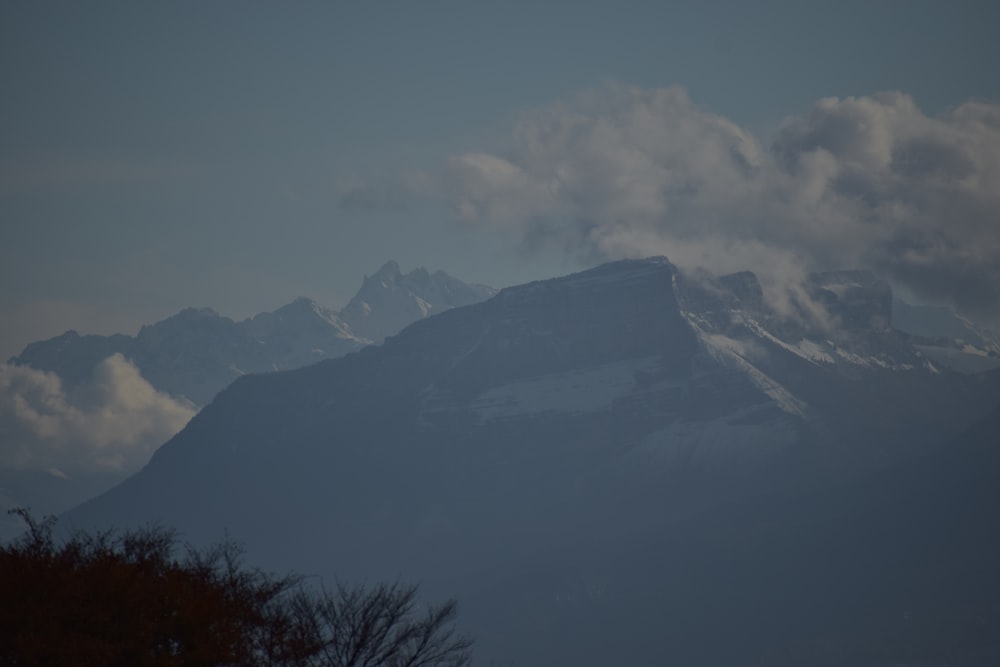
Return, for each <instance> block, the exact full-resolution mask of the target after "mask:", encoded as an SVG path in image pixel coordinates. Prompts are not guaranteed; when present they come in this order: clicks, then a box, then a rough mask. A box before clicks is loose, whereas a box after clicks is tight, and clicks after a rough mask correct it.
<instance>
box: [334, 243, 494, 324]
mask: <svg viewBox="0 0 1000 667" xmlns="http://www.w3.org/2000/svg"><path fill="white" fill-rule="evenodd" d="M495 293H496V290H494V289H492V288H490V287H485V286H482V285H470V284H467V283H464V282H462V281H461V280H458V279H456V278H452V277H451V276H449V275H448V274H447V273H445V272H443V271H437V272H435V273H433V274H431V273H430V272H429V271H428V270H427V269H425V268H423V267H418V268H416V269H413V270H412V271H410V272H409V273H407V274H404V273H403V272H402V271H401V270H400V268H399V264H398V263H397V262H396V261H395V260H389V261H388V262H386V263H385V264H383V265H382V267H381V268H380V269H379V270H378V271H376V272H375V274H374V275H372V276H371V277H366V278H365V279H364V281H363V282H362V284H361V289H360V290H358V293H357V294H355V295H354V297H353V298H352V299H351V300H350V302H348V304H347V305H346V306H345V307H344V309H343V310H341V311H340V317H341V318H342V319H343V320H344V321H345V322H346V323H347V324H348V326H350V327H351V329H352V330H353V331H354V332H355V333H356V334H358V335H359V336H363V337H365V338H368V339H370V340H374V341H376V342H378V341H381V340H384V339H385V337H386V336H390V335H393V334H396V333H398V332H399V331H400V330H401V329H402V328H403V327H405V326H406V325H408V324H410V323H412V322H415V321H416V320H420V319H423V318H425V317H427V316H429V315H433V314H435V313H438V312H441V311H443V310H447V309H448V308H454V307H456V306H465V305H469V304H472V303H476V302H477V301H482V300H483V299H486V298H489V297H490V296H493V294H495Z"/></svg>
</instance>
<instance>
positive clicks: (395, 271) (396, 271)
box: [372, 259, 403, 278]
mask: <svg viewBox="0 0 1000 667" xmlns="http://www.w3.org/2000/svg"><path fill="white" fill-rule="evenodd" d="M401 275H403V273H402V271H401V270H400V268H399V262H397V261H396V260H394V259H390V260H389V261H387V262H386V263H385V264H383V265H382V266H381V267H380V268H379V270H378V271H376V272H375V273H374V274H373V275H372V278H397V277H399V276H401Z"/></svg>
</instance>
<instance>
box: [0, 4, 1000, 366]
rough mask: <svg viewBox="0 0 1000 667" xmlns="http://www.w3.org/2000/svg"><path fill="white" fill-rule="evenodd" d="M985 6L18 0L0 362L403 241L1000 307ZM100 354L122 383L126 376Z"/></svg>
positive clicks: (358, 272) (997, 192) (430, 252)
mask: <svg viewBox="0 0 1000 667" xmlns="http://www.w3.org/2000/svg"><path fill="white" fill-rule="evenodd" d="M998 24H1000V5H997V4H996V3H995V2H949V3H942V2H921V1H918V0H913V1H906V2H904V1H895V2H893V1H883V2H872V1H870V0H869V1H866V2H852V1H844V2H839V3H826V2H822V3H821V2H801V1H797V2H777V1H774V2H766V1H758V2H638V1H636V2H625V1H623V2H615V3H610V2H588V1H587V0H577V1H574V2H530V3H529V2H504V3H499V2H496V3H480V2H434V1H428V2H420V3H415V2H365V3H362V2H336V3H333V2H295V3H262V2H252V1H243V2H224V1H219V2H211V3H206V2H183V1H178V2H169V3H151V2H90V3H81V2H44V1H32V2H19V1H15V2H7V3H3V4H2V5H0V89H2V90H3V98H4V102H3V104H2V105H0V322H2V323H3V324H2V326H0V358H3V359H6V358H8V357H10V356H12V355H15V354H17V353H18V352H19V351H20V350H21V349H22V348H23V346H24V345H25V344H27V343H28V342H30V341H33V340H39V339H43V338H48V337H52V336H55V335H58V334H60V333H62V332H63V331H65V330H67V329H70V328H74V329H77V330H78V331H80V332H81V333H105V334H106V333H113V332H123V333H135V332H136V330H137V329H138V327H139V326H140V325H141V324H144V323H152V322H154V321H157V320H159V319H162V318H164V317H166V316H169V315H171V314H173V313H174V312H176V311H178V310H180V309H181V308H184V307H187V306H198V307H202V306H208V307H211V308H214V309H215V310H217V311H219V312H221V313H222V314H225V315H228V316H231V317H234V318H243V317H247V316H250V315H252V314H255V313H257V312H260V311H264V310H272V309H274V308H276V307H278V306H280V305H282V304H284V303H287V302H289V301H291V300H292V299H294V298H295V297H297V296H300V295H301V296H309V297H312V298H314V299H316V300H318V301H319V302H320V303H323V304H324V305H327V306H330V307H334V308H338V307H340V306H342V305H344V304H345V303H346V301H347V300H348V299H349V298H350V297H351V295H352V294H353V293H354V292H355V291H356V290H357V288H358V287H359V286H360V284H361V280H362V277H363V276H364V275H366V274H369V275H370V274H372V273H374V272H375V271H376V270H377V269H378V268H379V266H381V265H382V264H383V263H384V262H385V261H386V260H389V259H395V260H397V261H398V262H399V263H400V264H401V265H402V267H403V268H404V270H406V269H409V268H414V267H416V266H426V267H427V268H429V269H444V270H446V271H448V272H449V273H451V274H452V275H455V276H456V277H459V278H461V279H463V280H467V281H471V282H479V283H484V284H489V285H492V286H495V287H503V286H506V285H510V284H516V283H520V282H525V281H527V280H533V279H537V278H544V277H551V276H556V275H560V274H564V273H567V272H570V271H572V270H576V269H580V268H584V267H586V266H590V265H593V264H596V263H598V262H600V261H604V260H607V259H614V258H618V257H624V256H641V255H648V254H666V255H667V256H668V257H669V258H670V259H671V260H672V261H674V262H675V263H677V264H678V265H680V266H681V267H682V268H684V269H696V268H698V267H701V266H703V267H706V268H708V269H709V270H712V271H728V270H737V269H742V268H750V269H753V270H755V271H757V272H758V273H759V274H760V275H761V277H762V280H763V281H764V282H765V285H768V286H770V288H771V289H777V288H776V287H775V286H780V285H781V284H782V281H787V280H789V279H791V278H794V277H796V276H800V275H801V274H803V273H804V272H807V271H811V270H821V269H828V268H842V267H861V268H871V269H874V270H877V271H879V272H880V273H881V274H883V275H885V276H886V277H887V278H889V279H890V280H891V281H892V282H893V284H894V285H895V286H897V287H898V289H900V290H901V291H903V292H904V293H906V294H907V295H908V296H909V297H911V298H913V299H916V300H921V301H926V302H928V303H943V304H947V305H951V306H954V307H956V308H958V309H960V310H961V312H963V313H965V314H967V315H969V316H974V317H976V318H978V319H979V320H980V321H983V322H988V323H994V324H995V323H997V322H1000V75H998V73H997V67H996V64H997V63H1000V40H997V39H996V26H997V25H998ZM109 372H110V371H109Z"/></svg>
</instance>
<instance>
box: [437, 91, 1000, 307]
mask: <svg viewBox="0 0 1000 667" xmlns="http://www.w3.org/2000/svg"><path fill="white" fill-rule="evenodd" d="M436 187H437V190H438V192H439V193H440V194H441V195H443V196H444V197H445V198H446V199H447V200H448V201H449V202H450V203H451V204H452V206H453V207H454V209H455V211H456V212H457V214H458V215H459V216H460V217H461V218H462V219H464V220H466V221H469V222H471V223H489V224H496V225H501V226H504V227H507V228H509V229H511V230H514V231H515V232H516V233H517V234H519V235H520V237H521V238H522V239H523V243H524V244H525V245H526V246H529V247H532V246H536V245H544V244H547V245H555V246H557V247H560V248H563V249H565V250H566V251H568V252H571V253H574V254H577V255H579V256H581V257H583V258H585V259H588V260H592V261H593V260H603V259H611V258H618V257H627V256H643V255H650V254H657V253H662V254H666V255H667V256H668V257H670V259H671V260H672V261H674V262H675V263H676V264H678V265H680V266H681V267H682V268H687V269H694V268H695V267H704V268H707V269H709V270H712V271H716V272H724V271H735V270H739V269H745V268H749V269H751V270H754V271H756V272H757V273H758V274H759V275H760V276H761V278H762V279H763V280H764V281H765V282H766V283H768V284H770V285H771V286H772V287H773V286H777V285H782V284H789V283H790V282H791V280H790V279H791V278H796V277H800V276H801V274H802V273H804V272H806V271H812V270H827V269H836V268H847V267H850V268H854V267H863V268H871V269H874V270H876V271H878V272H880V273H881V274H883V275H884V276H886V277H889V278H890V279H892V280H894V281H895V282H897V283H899V284H903V285H906V286H907V287H909V288H910V289H911V290H912V291H913V292H915V293H916V294H917V295H918V296H922V297H924V298H926V299H927V300H930V301H937V302H950V303H951V304H952V305H955V306H957V307H958V308H959V309H960V310H962V311H963V312H965V313H967V314H971V315H974V316H980V317H982V316H985V317H987V318H992V319H993V321H996V319H997V317H998V310H1000V105H996V104H987V103H982V102H969V103H966V104H963V105H961V106H959V107H957V108H955V109H952V110H950V111H948V112H947V113H945V114H943V115H941V116H939V117H933V118H932V117H928V116H927V115H925V114H924V113H923V112H921V111H920V109H919V108H918V107H917V106H916V104H915V103H914V101H913V100H912V99H911V98H910V97H908V96H907V95H904V94H902V93H883V94H878V95H874V96H871V97H858V98H846V99H838V98H827V99H822V100H819V101H818V102H817V103H816V104H815V105H814V106H813V108H812V109H810V110H809V111H808V112H807V113H806V114H804V115H802V116H798V117H792V118H789V119H787V120H786V121H785V122H784V123H783V124H782V126H781V127H780V128H779V130H778V132H777V134H776V137H775V139H774V140H773V142H772V143H771V144H770V145H767V146H765V145H763V144H762V143H761V141H760V140H758V139H757V138H756V137H754V136H753V135H752V134H751V133H750V132H748V131H747V130H745V129H743V128H741V127H739V126H738V125H736V124H735V123H733V122H731V121H729V120H727V119H726V118H723V117H721V116H719V115H716V114H713V113H710V112H708V111H705V110H703V109H701V108H699V107H698V106H697V105H696V104H694V103H693V102H692V101H691V100H690V98H689V97H688V95H687V93H686V92H685V91H684V90H683V89H682V88H678V87H674V88H665V89H657V90H647V89H641V88H636V87H629V86H622V85H609V86H607V87H604V88H601V89H599V90H594V91H588V92H586V93H584V94H583V95H581V96H580V97H579V98H578V99H576V100H573V101H572V102H567V103H559V104H555V105H552V106H550V107H547V108H544V109H540V110H537V111H534V112H531V113H529V114H526V115H525V116H524V117H523V118H522V119H521V120H520V122H519V123H518V124H517V126H516V128H515V130H514V136H513V141H512V143H511V145H510V147H509V149H508V150H507V152H506V153H505V154H503V155H492V154H485V153H470V154H463V155H457V156H454V157H453V158H451V160H450V161H449V164H448V165H447V167H446V168H445V169H444V170H443V173H442V174H441V175H440V177H439V179H438V182H437V185H436Z"/></svg>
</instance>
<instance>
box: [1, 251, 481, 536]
mask: <svg viewBox="0 0 1000 667" xmlns="http://www.w3.org/2000/svg"><path fill="white" fill-rule="evenodd" d="M383 284H385V285H388V286H389V287H385V288H383V287H381V286H382V285H383ZM492 292H493V291H492V290H490V289H489V288H485V287H481V286H476V285H466V284H465V283H463V282H462V281H460V280H457V279H455V278H452V277H450V276H448V275H447V274H445V273H443V272H440V271H438V272H436V273H434V274H430V273H429V272H427V271H426V270H425V269H416V270H414V271H412V272H410V273H409V274H407V275H405V276H404V275H402V274H401V273H400V272H399V267H398V265H397V264H396V263H395V262H389V263H388V264H386V265H385V266H384V267H383V268H382V270H380V271H379V272H378V273H377V274H376V275H375V277H373V278H371V279H367V278H366V280H365V282H364V285H363V286H362V288H361V291H360V292H359V293H358V295H357V296H356V297H355V298H354V299H353V300H352V302H351V304H354V305H352V306H350V308H349V309H346V310H347V312H348V313H351V312H354V310H356V309H357V307H358V306H357V304H359V303H361V301H362V300H363V299H364V300H365V301H364V303H365V309H366V310H365V312H366V314H367V318H365V317H362V318H361V319H360V320H358V321H359V322H360V323H361V324H360V325H359V326H360V327H361V328H362V329H364V330H365V331H373V332H376V333H377V335H378V337H379V338H382V337H384V336H386V335H389V334H395V333H397V332H398V330H399V328H402V327H403V326H405V325H406V324H409V323H410V322H413V321H415V320H417V319H420V318H422V317H424V316H426V315H427V314H429V313H436V312H441V311H443V310H446V309H447V308H450V307H452V306H453V305H457V304H464V303H471V302H472V301H475V300H477V299H481V298H485V297H486V296H488V295H490V294H492ZM413 304H416V306H413ZM411 306H412V307H411ZM352 317H354V316H352ZM371 342H372V340H371V339H370V338H368V337H366V336H364V335H360V334H358V333H356V332H355V331H354V330H353V329H352V327H351V325H350V324H349V323H348V320H347V319H345V317H342V316H341V315H340V314H338V313H336V312H335V311H332V310H329V309H327V308H324V307H323V306H321V305H319V304H318V303H316V302H315V301H312V300H310V299H306V298H299V299H296V300H295V301H293V302H292V303H289V304H287V305H285V306H282V307H281V308H279V309H277V310H275V311H273V312H264V313H260V314H258V315H256V316H254V317H252V318H249V319H246V320H243V321H239V322H237V321H234V320H232V319H230V318H228V317H225V316H222V315H220V314H218V313H217V312H215V311H213V310H211V309H208V308H187V309H185V310H182V311H181V312H179V313H177V314H176V315H173V316H172V317H169V318H167V319H165V320H162V321H160V322H157V323H155V324H152V325H148V326H144V327H142V328H141V329H140V331H139V332H138V334H137V335H136V336H127V335H123V334H116V335H112V336H96V335H80V334H78V333H77V332H76V331H68V332H66V333H65V334H63V335H61V336H57V337H55V338H52V339H49V340H45V341H39V342H36V343H32V344H30V345H28V346H27V347H26V348H25V349H24V351H23V352H22V353H21V354H20V355H18V356H17V357H14V358H12V359H10V360H9V362H8V365H7V366H0V508H3V507H10V506H14V505H29V506H31V507H32V508H33V509H34V510H35V511H36V512H38V513H39V514H44V513H49V512H59V511H64V510H66V509H68V508H69V507H72V506H73V505H75V504H77V503H79V502H81V501H83V500H84V499H86V498H88V497H91V496H92V495H94V494H96V493H99V492H101V491H104V490H106V489H107V488H109V487H110V486H111V485H113V484H114V483H116V482H117V481H120V480H121V479H123V478H124V476H125V474H127V473H131V472H133V471H134V470H135V469H136V467H137V466H138V465H141V463H143V462H144V461H145V459H144V458H142V455H143V454H145V456H147V457H148V455H149V454H150V453H151V452H152V447H154V446H157V445H159V444H161V443H162V442H163V441H164V440H165V439H166V438H168V437H169V436H170V435H171V434H173V433H175V432H176V431H177V430H178V429H179V428H180V427H181V426H182V425H183V423H184V422H185V421H186V420H183V421H180V420H179V418H176V417H174V418H173V419H172V420H171V421H170V424H172V425H173V426H174V428H173V429H172V430H171V429H169V428H168V427H169V425H170V424H160V421H162V420H159V419H158V415H157V414H156V413H155V410H153V409H152V407H151V403H152V404H154V406H155V405H160V406H161V407H163V408H164V409H165V410H167V411H168V412H169V413H170V414H171V415H176V414H177V413H178V412H184V413H189V412H191V411H193V410H194V409H197V408H200V407H201V406H204V405H205V404H207V403H208V402H209V401H211V400H212V398H213V397H214V396H215V395H216V394H217V393H218V392H219V391H221V390H222V389H223V388H225V387H226V386H227V385H228V384H229V383H231V382H232V381H233V380H235V379H236V378H238V377H241V376H243V375H245V374H248V373H266V372H271V371H276V370H287V369H293V368H298V367H301V366H306V365H309V364H312V363H315V362H317V361H320V360H323V359H329V358H334V357H339V356H342V355H343V354H346V353H348V352H352V351H356V350H358V349H360V348H362V347H364V346H366V345H370V344H371ZM119 355H120V356H119ZM109 365H110V366H113V367H114V368H115V369H118V370H119V371H120V370H121V369H122V367H126V366H132V367H134V370H131V371H130V370H129V368H126V369H125V370H126V371H128V372H127V373H126V375H127V376H128V377H126V378H125V379H126V380H130V382H123V381H122V378H121V376H120V373H115V372H112V371H110V370H109ZM28 369H31V370H33V371H38V373H35V374H34V375H31V376H30V377H26V376H25V374H26V373H27V372H28ZM13 376H17V377H13ZM146 383H148V384H149V385H151V387H152V389H150V388H149V387H148V386H146ZM153 390H155V391H156V392H159V393H161V394H163V396H154V397H148V395H149V394H152V392H153ZM137 392H140V393H143V395H146V396H147V398H146V399H144V400H137V399H136V398H135V396H136V393H137ZM109 395H111V396H112V397H115V398H117V400H114V401H111V402H109V399H108V396H109ZM81 421H82V422H86V423H87V424H88V425H89V427H88V428H83V427H81ZM97 422H100V423H99V424H98V423H97ZM142 422H147V423H153V424H159V427H157V428H148V429H143V428H142V427H141V426H139V425H137V424H138V423H142ZM50 423H56V424H58V425H59V426H58V428H53V427H52V426H51V425H50ZM81 431H86V437H84V436H82V435H81ZM81 439H82V440H86V442H85V443H84V445H80V443H78V442H76V440H81ZM109 449H114V451H115V453H116V454H122V455H123V456H124V457H125V458H126V459H127V461H126V462H124V463H123V462H121V461H117V462H114V466H113V469H107V467H106V466H105V467H104V468H102V469H100V470H94V469H93V468H95V467H98V466H96V465H93V464H92V463H91V462H88V461H87V460H86V459H87V458H88V457H90V458H96V457H98V456H105V457H106V456H107V452H108V450H109ZM56 450H59V451H61V452H62V453H61V454H58V455H56V454H51V453H50V452H53V451H56ZM41 452H46V453H45V454H41ZM60 457H61V459H60ZM51 459H59V460H56V461H55V462H53V461H52V460H51ZM26 461H27V462H26ZM71 468H72V469H71ZM19 527H20V526H19V524H18V522H17V521H14V520H11V521H7V522H5V521H4V518H3V517H0V538H3V537H4V536H9V535H11V534H13V533H12V531H16V530H18V529H19Z"/></svg>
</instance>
